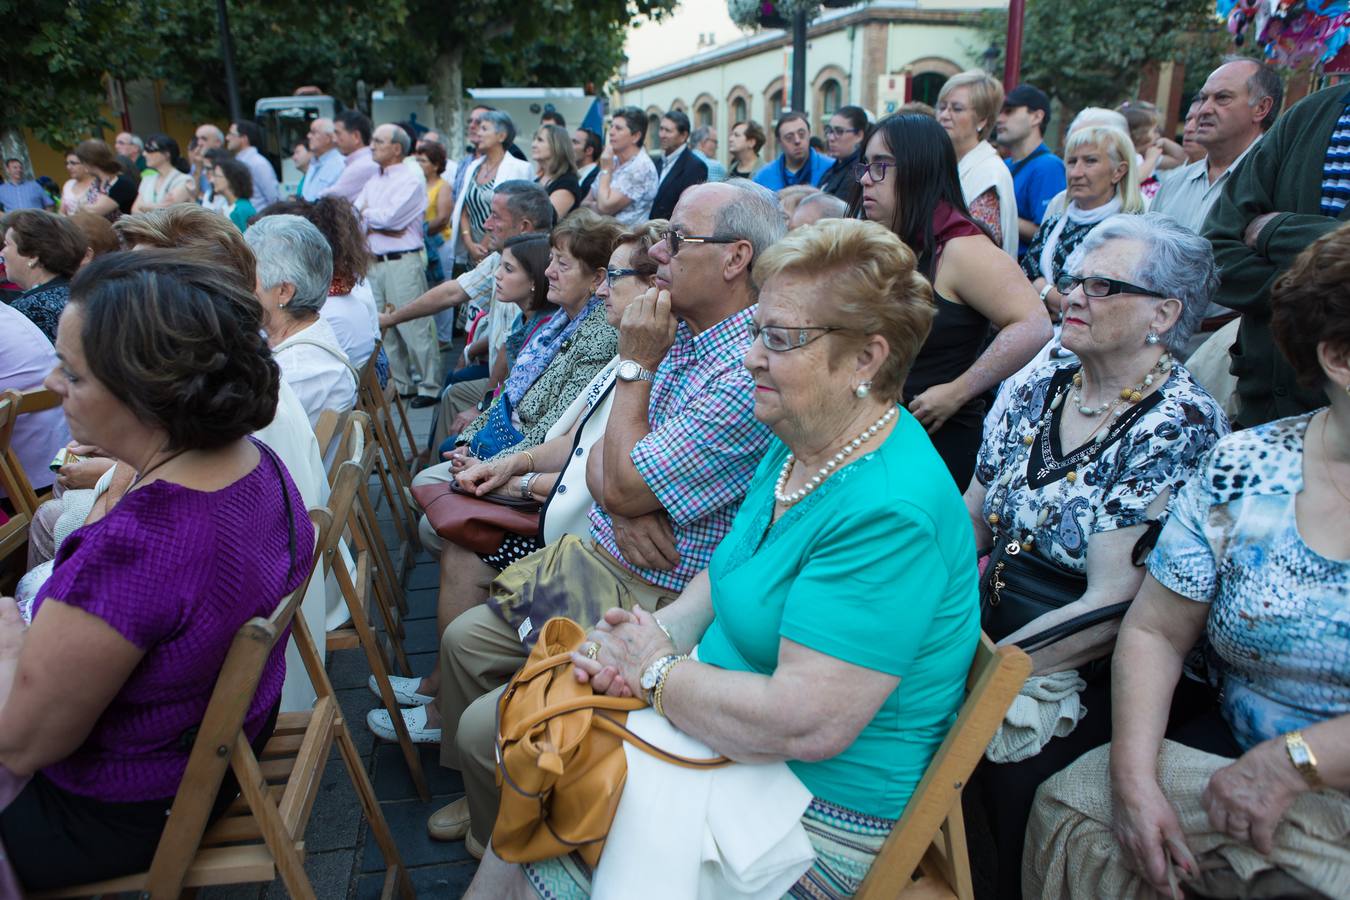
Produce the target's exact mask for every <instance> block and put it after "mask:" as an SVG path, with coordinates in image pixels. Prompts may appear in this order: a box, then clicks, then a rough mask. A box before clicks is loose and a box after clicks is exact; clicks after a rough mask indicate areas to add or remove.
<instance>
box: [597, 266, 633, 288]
mask: <svg viewBox="0 0 1350 900" xmlns="http://www.w3.org/2000/svg"><path fill="white" fill-rule="evenodd" d="M637 274H638V270H637V269H608V268H607V269H605V284H607V285H609V286H610V287H611V288H612V287H614V282H616V281H618V280H619V279H620V278H627V277H628V276H629V275H637Z"/></svg>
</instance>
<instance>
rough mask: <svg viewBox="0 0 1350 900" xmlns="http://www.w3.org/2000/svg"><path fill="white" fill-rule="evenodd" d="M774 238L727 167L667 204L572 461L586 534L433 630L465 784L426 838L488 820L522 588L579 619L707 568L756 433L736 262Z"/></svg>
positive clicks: (662, 596)
mask: <svg viewBox="0 0 1350 900" xmlns="http://www.w3.org/2000/svg"><path fill="white" fill-rule="evenodd" d="M782 236H783V217H782V213H781V212H780V211H779V209H778V203H777V201H776V200H775V199H774V198H773V196H772V195H771V194H769V193H768V192H767V191H765V190H764V189H763V188H761V187H759V186H757V185H754V184H751V183H750V182H748V181H745V180H742V179H733V180H731V181H728V182H721V183H716V184H701V185H695V186H694V187H691V188H689V190H687V191H685V193H684V194H683V195H682V196H681V197H680V200H679V202H678V203H677V204H676V205H675V209H674V212H673V213H672V214H671V224H670V230H669V231H668V232H667V234H666V237H665V239H664V240H662V241H661V242H660V243H658V244H656V245H655V246H653V247H652V249H651V250H650V251H649V253H650V256H651V258H652V259H653V260H654V261H655V262H656V264H657V270H656V281H657V285H658V287H657V288H656V289H653V290H650V291H648V292H647V293H646V294H645V295H644V296H642V297H640V298H638V299H637V300H634V301H633V302H632V303H631V304H630V305H629V307H628V309H627V310H625V311H624V315H623V320H622V323H621V324H620V326H619V357H620V362H619V365H618V368H617V370H616V382H615V385H614V395H613V396H614V399H613V404H612V406H611V409H610V415H609V420H608V421H607V423H606V425H605V433H604V438H603V439H602V440H601V441H599V442H598V443H597V444H596V445H595V446H594V447H593V448H592V450H591V452H590V456H589V458H588V459H587V464H586V482H587V486H588V487H589V488H590V492H591V496H593V497H594V498H596V499H595V503H594V505H592V507H591V511H590V523H591V531H590V535H589V538H588V539H587V540H585V541H581V540H578V539H577V538H576V537H575V536H570V535H569V536H564V537H563V538H562V539H561V540H559V541H557V542H555V543H552V544H549V545H548V546H546V547H544V548H543V549H542V550H539V551H536V552H535V553H532V554H530V555H529V556H526V557H524V558H523V559H521V560H519V561H518V562H516V563H515V564H513V565H511V566H508V567H507V568H506V570H505V571H503V572H502V574H501V575H500V576H498V578H497V580H496V581H495V582H494V583H493V585H492V588H491V599H490V600H489V602H488V603H487V604H484V605H481V606H478V607H476V608H474V609H471V610H469V611H468V612H465V613H464V614H462V615H460V616H459V617H458V618H457V619H455V621H454V622H452V623H451V624H450V626H449V627H448V628H447V629H446V630H445V634H444V635H443V637H442V638H441V658H440V673H441V680H440V684H441V691H440V697H439V716H438V718H439V725H440V728H441V742H442V751H441V758H442V760H443V762H445V763H446V764H449V765H453V766H455V767H457V768H458V769H459V770H460V772H461V773H463V776H464V785H465V792H466V797H465V798H463V799H461V800H457V801H455V802H454V803H452V804H450V805H449V806H447V807H445V808H443V809H441V810H439V811H438V812H436V813H435V814H434V815H433V816H432V817H431V820H430V821H429V822H428V830H429V831H430V832H431V834H432V836H433V837H434V838H436V839H438V840H447V841H448V840H459V839H460V838H465V839H466V847H467V849H468V851H469V852H470V853H471V854H474V855H479V854H480V853H481V848H482V846H483V845H485V844H486V842H487V839H488V836H489V834H490V833H491V829H492V823H493V821H494V820H495V819H496V813H497V796H498V794H497V788H496V784H495V773H496V765H495V759H494V738H495V735H496V708H497V698H498V697H499V696H500V692H501V689H502V687H503V686H504V684H505V682H506V681H507V679H508V677H509V675H510V673H511V672H512V671H514V670H515V669H516V668H518V667H519V666H520V665H521V664H522V663H524V662H525V659H526V655H527V653H528V649H527V648H528V647H529V646H532V645H533V642H534V638H535V637H536V636H537V633H538V630H539V629H540V628H542V627H543V624H544V621H543V619H544V618H545V616H544V614H543V610H542V609H540V607H532V606H531V602H539V603H540V605H541V606H543V605H545V603H544V602H541V601H540V598H545V597H552V598H556V597H558V596H559V595H561V596H562V598H563V600H564V603H565V605H564V608H562V609H557V608H554V609H553V614H558V615H566V616H570V617H571V618H573V619H576V620H578V621H584V624H586V625H587V626H589V625H593V624H595V622H596V621H598V619H599V617H600V616H601V615H602V614H603V613H604V611H605V610H606V609H607V608H609V607H612V606H615V605H622V606H624V607H625V608H631V607H633V606H642V607H643V608H644V609H646V610H647V611H648V612H653V611H656V610H657V609H659V608H661V607H663V606H665V605H666V604H667V603H669V602H671V601H672V600H674V599H675V598H676V597H677V596H679V594H680V592H681V590H683V589H684V587H685V585H686V584H688V583H689V581H690V580H691V579H692V578H693V577H694V576H695V575H697V574H698V573H699V572H701V571H703V570H704V569H705V568H707V566H708V563H709V560H710V559H711V558H712V552H713V550H714V549H715V548H716V546H717V544H718V542H719V541H721V539H722V538H723V536H725V535H726V533H727V531H728V530H729V529H730V527H731V520H732V518H733V517H734V516H735V515H736V512H737V510H738V509H739V508H740V505H741V500H742V499H743V498H744V496H745V489H746V487H747V486H748V485H749V483H750V479H751V477H752V476H753V474H754V472H755V469H756V468H757V467H758V465H759V463H760V460H761V459H762V457H763V455H764V452H765V450H766V448H767V447H768V443H769V439H770V433H769V431H768V429H767V428H766V427H765V426H764V425H763V424H762V423H760V422H759V421H758V420H757V419H756V418H755V416H754V400H753V393H754V392H753V390H752V388H753V384H752V382H751V379H750V375H749V372H748V371H747V370H746V368H745V365H744V363H743V361H742V360H743V357H744V355H745V352H746V349H747V348H748V345H749V333H748V330H747V326H748V325H749V323H750V321H751V315H752V313H753V310H754V304H755V300H756V288H755V286H754V283H753V282H752V281H751V278H750V270H751V267H752V265H753V263H754V261H755V260H756V259H757V258H759V256H760V254H762V253H763V252H764V251H765V250H767V249H768V248H769V246H770V245H772V244H773V243H774V242H775V241H777V240H778V239H780V238H781V237H782ZM615 277H625V276H624V275H623V273H622V272H621V271H620V272H618V273H615ZM536 613H537V614H536Z"/></svg>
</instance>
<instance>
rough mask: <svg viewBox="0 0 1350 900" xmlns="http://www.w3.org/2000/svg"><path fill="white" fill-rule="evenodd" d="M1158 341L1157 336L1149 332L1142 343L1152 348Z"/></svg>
mask: <svg viewBox="0 0 1350 900" xmlns="http://www.w3.org/2000/svg"><path fill="white" fill-rule="evenodd" d="M1159 340H1160V338H1159V337H1158V335H1157V334H1155V333H1154V332H1152V331H1150V332H1149V333H1148V337H1146V338H1144V343H1145V344H1148V345H1149V346H1150V347H1152V346H1153V345H1154V344H1156V343H1158V341H1159Z"/></svg>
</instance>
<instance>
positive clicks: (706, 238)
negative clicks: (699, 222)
mask: <svg viewBox="0 0 1350 900" xmlns="http://www.w3.org/2000/svg"><path fill="white" fill-rule="evenodd" d="M661 237H662V238H663V239H664V240H665V242H666V243H668V244H669V245H670V255H671V256H678V255H679V253H680V247H681V246H682V245H684V244H734V243H736V242H737V241H739V240H741V238H733V237H716V236H714V235H694V234H681V233H680V232H678V231H676V230H675V229H673V228H670V229H667V231H666V233H665V234H663V235H662V236H661Z"/></svg>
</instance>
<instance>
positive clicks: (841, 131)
mask: <svg viewBox="0 0 1350 900" xmlns="http://www.w3.org/2000/svg"><path fill="white" fill-rule="evenodd" d="M858 132H859V129H857V128H835V127H834V126H833V125H826V126H825V136H826V137H843V136H844V135H846V134H858Z"/></svg>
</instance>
